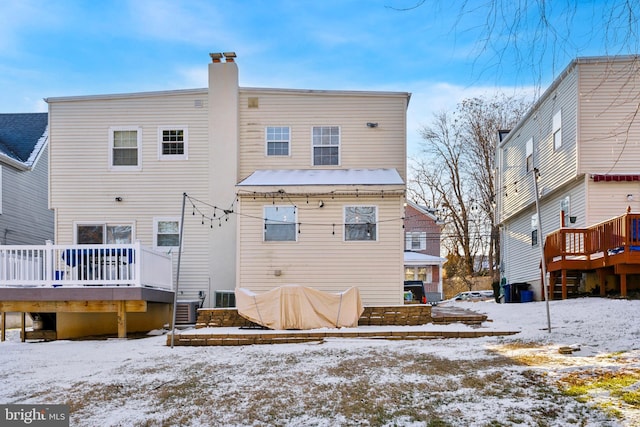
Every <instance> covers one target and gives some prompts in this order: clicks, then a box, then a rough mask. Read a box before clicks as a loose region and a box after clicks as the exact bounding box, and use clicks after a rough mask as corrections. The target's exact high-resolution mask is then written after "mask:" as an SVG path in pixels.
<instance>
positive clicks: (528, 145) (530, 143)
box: [524, 137, 534, 172]
mask: <svg viewBox="0 0 640 427" xmlns="http://www.w3.org/2000/svg"><path fill="white" fill-rule="evenodd" d="M525 150H526V151H525V153H526V155H525V158H524V159H525V160H524V161H525V166H526V168H527V172H531V171H532V170H533V167H534V166H533V137H531V138H529V139H528V140H527V142H526V143H525ZM529 158H531V169H529Z"/></svg>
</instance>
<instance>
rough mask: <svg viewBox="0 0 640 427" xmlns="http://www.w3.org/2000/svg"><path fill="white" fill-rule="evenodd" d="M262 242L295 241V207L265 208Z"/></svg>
mask: <svg viewBox="0 0 640 427" xmlns="http://www.w3.org/2000/svg"><path fill="white" fill-rule="evenodd" d="M264 241H265V242H270V241H274V242H289V241H290V242H295V241H296V208H295V206H265V208H264Z"/></svg>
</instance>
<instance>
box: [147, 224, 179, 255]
mask: <svg viewBox="0 0 640 427" xmlns="http://www.w3.org/2000/svg"><path fill="white" fill-rule="evenodd" d="M153 236H154V247H155V248H156V249H171V248H178V247H179V246H180V219H178V218H175V217H163V218H154V219H153Z"/></svg>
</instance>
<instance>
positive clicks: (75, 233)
mask: <svg viewBox="0 0 640 427" xmlns="http://www.w3.org/2000/svg"><path fill="white" fill-rule="evenodd" d="M82 225H101V226H103V227H106V226H108V225H129V226H131V243H130V244H133V243H135V241H136V225H135V221H74V222H73V244H74V245H77V244H78V227H79V226H82ZM104 237H106V236H104ZM105 240H106V239H105ZM104 244H105V245H108V244H111V243H104Z"/></svg>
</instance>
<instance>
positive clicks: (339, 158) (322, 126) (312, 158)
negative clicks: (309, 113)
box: [311, 125, 342, 167]
mask: <svg viewBox="0 0 640 427" xmlns="http://www.w3.org/2000/svg"><path fill="white" fill-rule="evenodd" d="M336 127H337V128H338V164H337V165H316V164H315V155H314V148H315V147H316V146H315V145H313V129H314V128H336ZM318 147H335V145H319V146H318ZM341 165H342V127H341V126H336V125H314V126H311V166H317V167H337V166H341Z"/></svg>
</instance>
